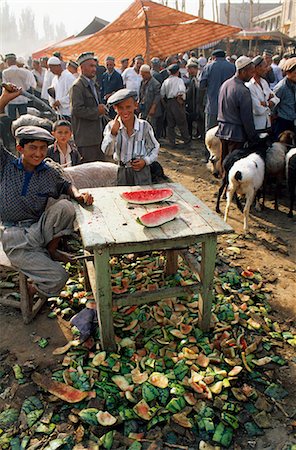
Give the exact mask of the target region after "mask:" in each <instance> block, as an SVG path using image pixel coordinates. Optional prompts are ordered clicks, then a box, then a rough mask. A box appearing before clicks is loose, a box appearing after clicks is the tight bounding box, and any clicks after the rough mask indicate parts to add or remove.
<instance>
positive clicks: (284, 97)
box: [273, 77, 296, 121]
mask: <svg viewBox="0 0 296 450" xmlns="http://www.w3.org/2000/svg"><path fill="white" fill-rule="evenodd" d="M273 92H274V93H275V95H276V96H277V97H278V98H280V99H281V101H280V102H279V104H278V105H277V107H276V112H277V114H278V116H279V117H281V118H282V119H286V120H290V121H294V120H295V119H296V84H295V83H292V82H291V81H289V80H288V78H287V77H285V78H283V79H282V80H281V81H280V82H279V83H278V84H277V85H276V86H275V88H274V89H273Z"/></svg>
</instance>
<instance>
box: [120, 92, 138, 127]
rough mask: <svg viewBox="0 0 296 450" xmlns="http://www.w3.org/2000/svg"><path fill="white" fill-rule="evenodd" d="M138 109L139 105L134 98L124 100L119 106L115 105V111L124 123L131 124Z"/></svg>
mask: <svg viewBox="0 0 296 450" xmlns="http://www.w3.org/2000/svg"><path fill="white" fill-rule="evenodd" d="M137 107H138V104H137V102H136V101H135V99H134V98H133V97H130V98H127V99H126V100H123V101H122V102H120V103H118V105H114V109H115V111H116V112H117V114H118V115H119V117H120V118H121V120H122V122H123V123H126V122H129V120H131V119H132V118H133V117H134V114H135V111H136V109H137Z"/></svg>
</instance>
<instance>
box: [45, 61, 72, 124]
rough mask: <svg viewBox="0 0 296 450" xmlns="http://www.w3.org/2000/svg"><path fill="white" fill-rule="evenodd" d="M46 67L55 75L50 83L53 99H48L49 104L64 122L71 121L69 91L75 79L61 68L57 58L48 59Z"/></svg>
mask: <svg viewBox="0 0 296 450" xmlns="http://www.w3.org/2000/svg"><path fill="white" fill-rule="evenodd" d="M48 66H49V69H50V71H51V72H52V73H53V74H54V75H55V76H54V77H53V80H52V83H51V87H52V88H54V98H53V99H52V97H51V98H50V104H51V106H52V107H53V108H54V109H55V110H56V111H57V112H58V114H59V115H61V116H63V118H64V119H65V120H71V111H70V96H69V91H70V88H71V86H72V84H73V83H74V81H75V77H74V76H73V75H72V74H71V73H70V72H69V71H68V70H66V69H65V70H64V69H63V68H62V65H61V61H60V59H59V58H58V57H57V56H52V57H51V58H49V60H48Z"/></svg>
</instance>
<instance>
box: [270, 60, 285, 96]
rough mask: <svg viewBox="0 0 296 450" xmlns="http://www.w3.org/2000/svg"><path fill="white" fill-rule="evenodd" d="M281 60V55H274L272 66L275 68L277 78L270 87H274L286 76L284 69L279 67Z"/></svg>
mask: <svg viewBox="0 0 296 450" xmlns="http://www.w3.org/2000/svg"><path fill="white" fill-rule="evenodd" d="M280 60H281V57H280V55H274V56H273V57H272V64H271V68H272V70H273V73H274V78H275V80H274V83H271V84H270V89H273V88H274V87H275V86H276V85H277V84H278V82H279V81H281V80H282V79H283V78H284V76H283V71H282V69H281V68H280V67H279V63H280Z"/></svg>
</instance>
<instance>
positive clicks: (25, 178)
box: [0, 144, 71, 223]
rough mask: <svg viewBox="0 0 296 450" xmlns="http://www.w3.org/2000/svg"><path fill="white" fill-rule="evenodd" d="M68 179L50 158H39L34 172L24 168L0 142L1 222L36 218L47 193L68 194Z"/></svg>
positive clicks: (41, 211) (51, 194) (40, 211)
mask: <svg viewBox="0 0 296 450" xmlns="http://www.w3.org/2000/svg"><path fill="white" fill-rule="evenodd" d="M70 185H71V183H70V182H69V181H67V180H66V178H64V176H63V173H62V171H61V170H60V169H58V168H57V167H56V166H54V165H53V163H51V162H50V161H42V163H41V164H39V166H37V167H36V169H35V170H34V171H33V172H28V171H26V170H25V169H24V166H23V163H22V160H21V158H16V157H15V156H14V155H12V154H11V153H9V152H8V151H7V150H6V149H5V148H4V147H3V145H2V144H0V220H1V221H2V222H4V223H5V222H20V221H23V220H32V221H35V222H37V221H38V220H39V218H40V216H41V215H42V213H43V212H44V210H45V207H46V204H47V200H48V198H49V197H53V198H58V197H59V196H60V195H61V194H67V192H68V189H69V186H70Z"/></svg>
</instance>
